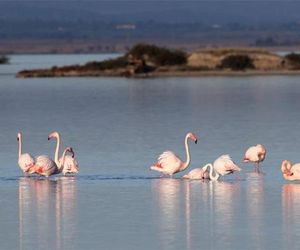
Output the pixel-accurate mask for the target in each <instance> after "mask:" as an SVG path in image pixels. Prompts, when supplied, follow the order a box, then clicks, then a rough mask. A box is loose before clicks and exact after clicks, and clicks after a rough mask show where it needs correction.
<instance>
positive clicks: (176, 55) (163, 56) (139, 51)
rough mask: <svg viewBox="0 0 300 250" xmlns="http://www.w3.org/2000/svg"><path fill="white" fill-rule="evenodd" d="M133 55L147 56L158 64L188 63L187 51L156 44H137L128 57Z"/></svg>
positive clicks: (136, 56)
mask: <svg viewBox="0 0 300 250" xmlns="http://www.w3.org/2000/svg"><path fill="white" fill-rule="evenodd" d="M129 55H132V56H133V57H134V58H137V59H143V58H144V57H145V56H147V57H148V60H149V61H151V62H153V63H155V64H156V65H157V66H164V65H181V64H186V62H187V56H186V53H185V52H183V51H181V50H170V49H166V48H162V47H157V46H155V45H149V44H137V45H135V46H134V47H133V48H132V49H131V50H130V51H129V52H128V53H127V54H126V57H127V56H129Z"/></svg>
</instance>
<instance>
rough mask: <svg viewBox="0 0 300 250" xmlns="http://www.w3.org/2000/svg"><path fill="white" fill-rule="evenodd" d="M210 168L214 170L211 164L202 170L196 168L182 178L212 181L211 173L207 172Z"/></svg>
mask: <svg viewBox="0 0 300 250" xmlns="http://www.w3.org/2000/svg"><path fill="white" fill-rule="evenodd" d="M208 168H210V169H213V166H212V164H211V163H208V164H206V165H205V166H204V167H202V168H195V169H193V170H191V171H190V172H189V173H188V174H186V175H184V176H183V177H182V178H184V179H190V180H201V179H210V175H209V172H208V171H207V169H208Z"/></svg>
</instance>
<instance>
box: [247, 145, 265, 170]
mask: <svg viewBox="0 0 300 250" xmlns="http://www.w3.org/2000/svg"><path fill="white" fill-rule="evenodd" d="M266 152H267V151H266V148H265V147H264V146H263V145H261V144H257V145H256V146H252V147H250V148H248V149H247V151H246V153H245V156H244V159H243V160H244V162H253V163H254V164H255V170H256V171H257V172H259V163H260V162H262V161H264V159H265V157H266Z"/></svg>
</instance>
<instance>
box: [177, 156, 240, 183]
mask: <svg viewBox="0 0 300 250" xmlns="http://www.w3.org/2000/svg"><path fill="white" fill-rule="evenodd" d="M208 168H209V173H208ZM236 171H241V169H240V168H239V167H238V166H237V165H236V164H235V163H234V162H233V161H232V159H231V157H230V156H229V155H221V156H220V157H219V158H218V159H216V160H215V161H214V163H213V165H212V164H206V165H205V166H204V167H203V168H196V169H193V170H192V171H190V172H189V173H188V174H187V175H184V176H183V177H184V178H187V179H210V180H212V181H216V180H218V179H219V178H220V176H224V175H228V174H233V173H234V172H236ZM213 172H214V175H213Z"/></svg>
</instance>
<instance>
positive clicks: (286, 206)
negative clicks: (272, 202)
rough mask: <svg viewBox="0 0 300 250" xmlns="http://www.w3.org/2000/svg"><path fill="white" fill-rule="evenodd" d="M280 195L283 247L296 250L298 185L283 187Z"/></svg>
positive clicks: (299, 227) (299, 229)
mask: <svg viewBox="0 0 300 250" xmlns="http://www.w3.org/2000/svg"><path fill="white" fill-rule="evenodd" d="M281 194H282V195H281V197H282V213H283V214H282V217H283V232H284V234H283V237H284V241H285V243H284V245H285V246H289V248H290V249H297V248H299V246H298V245H299V244H298V242H299V241H298V239H299V232H300V225H299V223H298V222H299V221H300V200H299V197H300V184H296V183H295V184H285V185H283V186H282V191H281Z"/></svg>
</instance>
